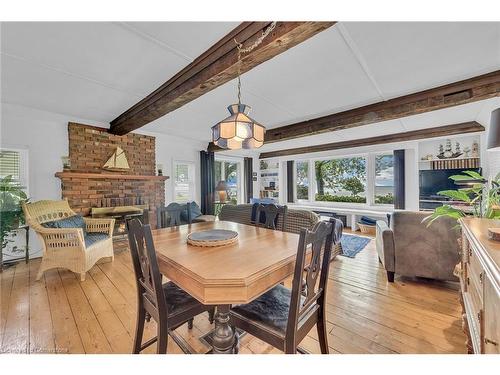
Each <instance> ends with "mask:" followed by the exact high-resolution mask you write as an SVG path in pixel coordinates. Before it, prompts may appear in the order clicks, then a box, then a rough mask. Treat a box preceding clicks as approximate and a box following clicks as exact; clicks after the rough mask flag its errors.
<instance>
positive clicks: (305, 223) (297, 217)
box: [219, 204, 342, 259]
mask: <svg viewBox="0 0 500 375" xmlns="http://www.w3.org/2000/svg"><path fill="white" fill-rule="evenodd" d="M252 207H253V205H252V204H237V205H231V204H227V205H225V206H224V207H222V210H221V212H220V214H219V220H223V221H233V222H236V223H240V224H247V225H254V223H253V222H252ZM319 221H320V218H319V215H317V214H315V213H314V212H312V211H308V210H297V209H288V213H287V216H286V222H285V225H284V227H283V228H284V231H285V232H290V233H297V234H299V233H300V230H301V229H302V228H307V229H312V228H313V227H314V225H315V224H316V223H317V222H319ZM282 224H283V217H282V216H281V215H279V216H278V222H277V227H278V228H282ZM341 251H342V248H341V245H340V238H339V241H338V242H337V244H336V245H335V246H334V248H333V249H332V259H333V258H334V257H335V256H336V255H337V254H339V253H340V252H341Z"/></svg>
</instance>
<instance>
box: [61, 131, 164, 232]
mask: <svg viewBox="0 0 500 375" xmlns="http://www.w3.org/2000/svg"><path fill="white" fill-rule="evenodd" d="M68 138H69V159H70V165H71V167H70V168H69V169H65V170H63V171H62V172H58V173H56V176H57V177H59V178H60V179H61V191H62V193H61V195H62V198H66V199H68V202H69V205H70V206H71V207H72V208H73V210H75V211H76V212H78V213H81V214H82V215H89V214H90V212H91V209H92V208H94V207H105V206H107V205H109V203H110V202H127V201H138V200H140V201H141V203H144V204H145V205H146V206H147V207H148V209H149V222H150V224H151V226H152V227H153V228H154V227H156V207H158V206H161V205H164V204H165V180H166V179H167V178H168V177H166V176H156V175H155V171H156V156H155V137H151V136H146V135H141V134H135V133H129V134H126V135H123V136H117V135H113V134H109V133H108V132H107V130H106V129H104V128H98V127H94V126H89V125H84V124H77V123H72V122H70V123H69V124H68ZM117 147H120V148H121V149H123V151H124V152H125V155H126V157H127V160H128V164H129V166H130V169H128V170H125V171H119V172H117V171H113V172H111V171H107V170H104V169H102V166H103V165H104V164H105V163H106V161H107V160H108V159H109V158H110V156H111V155H113V152H114V151H115V150H116V148H117ZM113 205H115V204H113Z"/></svg>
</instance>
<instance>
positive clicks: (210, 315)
mask: <svg viewBox="0 0 500 375" xmlns="http://www.w3.org/2000/svg"><path fill="white" fill-rule="evenodd" d="M214 319H215V307H212V308H211V309H210V310H209V311H208V321H209V322H210V324H214Z"/></svg>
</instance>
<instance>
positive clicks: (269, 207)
mask: <svg viewBox="0 0 500 375" xmlns="http://www.w3.org/2000/svg"><path fill="white" fill-rule="evenodd" d="M261 213H264V215H265V217H266V220H265V222H264V223H261V222H260V214H261ZM287 214H288V207H287V206H280V207H278V206H277V205H275V204H259V205H258V206H257V210H256V215H255V222H256V224H257V225H258V226H262V227H264V228H268V229H277V228H276V222H277V221H278V220H277V218H278V215H282V218H283V220H282V221H281V223H282V224H281V228H280V230H282V231H283V230H284V229H285V223H286V217H287Z"/></svg>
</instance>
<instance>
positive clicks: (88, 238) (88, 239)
mask: <svg viewBox="0 0 500 375" xmlns="http://www.w3.org/2000/svg"><path fill="white" fill-rule="evenodd" d="M108 238H109V236H108V235H107V234H105V233H85V232H84V234H83V239H84V241H85V247H90V246H92V245H95V244H96V243H97V242H100V241H104V240H107V239H108Z"/></svg>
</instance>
